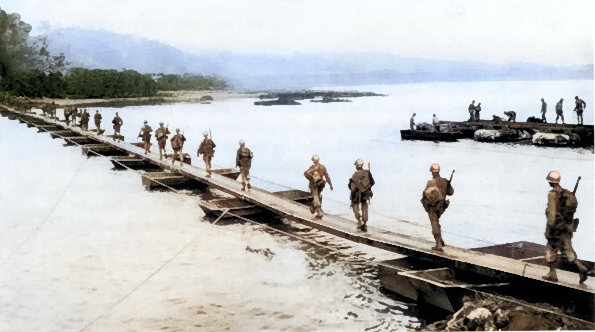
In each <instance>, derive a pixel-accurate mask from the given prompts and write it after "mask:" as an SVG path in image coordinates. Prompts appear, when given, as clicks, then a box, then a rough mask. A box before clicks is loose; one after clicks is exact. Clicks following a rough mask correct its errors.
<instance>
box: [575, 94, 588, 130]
mask: <svg viewBox="0 0 595 332" xmlns="http://www.w3.org/2000/svg"><path fill="white" fill-rule="evenodd" d="M575 104H576V106H575V107H574V110H575V111H576V118H577V124H580V125H582V124H583V111H584V110H585V107H587V103H585V102H584V101H583V100H582V99H580V98H579V99H576V100H575Z"/></svg>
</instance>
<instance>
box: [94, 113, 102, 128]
mask: <svg viewBox="0 0 595 332" xmlns="http://www.w3.org/2000/svg"><path fill="white" fill-rule="evenodd" d="M101 119H102V117H101V114H99V112H95V116H94V117H93V120H95V127H97V132H98V133H99V129H101Z"/></svg>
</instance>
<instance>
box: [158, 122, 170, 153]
mask: <svg viewBox="0 0 595 332" xmlns="http://www.w3.org/2000/svg"><path fill="white" fill-rule="evenodd" d="M169 134H171V132H170V131H169V129H168V128H166V127H159V128H157V130H155V138H157V145H159V150H165V144H166V143H167V138H168V137H167V135H169Z"/></svg>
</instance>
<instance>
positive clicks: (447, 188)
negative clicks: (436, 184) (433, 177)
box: [444, 169, 455, 199]
mask: <svg viewBox="0 0 595 332" xmlns="http://www.w3.org/2000/svg"><path fill="white" fill-rule="evenodd" d="M454 174H455V170H454V169H453V170H452V173H450V178H449V179H448V185H447V186H446V192H447V193H448V191H449V189H450V183H451V182H452V177H453V175H454ZM444 199H446V197H444Z"/></svg>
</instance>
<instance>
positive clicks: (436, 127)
mask: <svg viewBox="0 0 595 332" xmlns="http://www.w3.org/2000/svg"><path fill="white" fill-rule="evenodd" d="M432 125H433V126H434V130H436V132H439V131H440V119H438V117H437V116H436V114H432Z"/></svg>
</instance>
